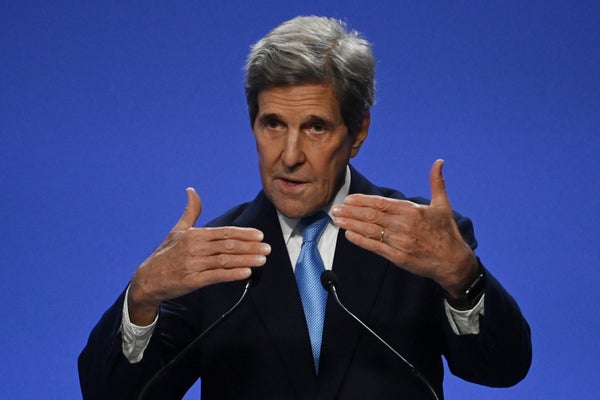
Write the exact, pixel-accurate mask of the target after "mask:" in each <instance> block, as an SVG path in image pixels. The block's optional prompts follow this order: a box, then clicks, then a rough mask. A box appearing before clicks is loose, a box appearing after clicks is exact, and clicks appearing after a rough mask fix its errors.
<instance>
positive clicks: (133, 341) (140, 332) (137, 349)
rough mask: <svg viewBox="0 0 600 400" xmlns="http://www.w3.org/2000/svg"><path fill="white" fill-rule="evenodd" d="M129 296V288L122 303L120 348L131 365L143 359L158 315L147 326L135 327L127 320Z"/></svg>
mask: <svg viewBox="0 0 600 400" xmlns="http://www.w3.org/2000/svg"><path fill="white" fill-rule="evenodd" d="M128 294H129V287H127V291H126V292H125V301H123V318H121V328H120V331H121V335H122V348H123V355H124V356H125V358H126V359H127V361H129V362H130V363H131V364H135V363H138V362H140V361H142V358H143V357H144V351H145V350H146V347H148V343H150V338H151V337H152V333H153V332H154V327H155V326H156V321H158V315H156V318H154V321H152V323H151V324H150V325H148V326H139V325H135V324H134V323H132V322H131V320H130V319H129V308H128V305H127V296H128Z"/></svg>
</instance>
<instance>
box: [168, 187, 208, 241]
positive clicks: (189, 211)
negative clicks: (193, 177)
mask: <svg viewBox="0 0 600 400" xmlns="http://www.w3.org/2000/svg"><path fill="white" fill-rule="evenodd" d="M186 192H187V198H188V201H187V206H186V207H185V210H184V211H183V215H182V216H181V218H180V219H179V221H178V222H177V224H176V225H175V227H174V228H173V230H174V231H184V230H187V229H189V228H191V227H193V226H194V225H195V224H196V221H197V220H198V217H199V216H200V212H201V211H202V202H201V201H200V197H198V193H196V190H195V189H194V188H193V187H189V188H187V189H186Z"/></svg>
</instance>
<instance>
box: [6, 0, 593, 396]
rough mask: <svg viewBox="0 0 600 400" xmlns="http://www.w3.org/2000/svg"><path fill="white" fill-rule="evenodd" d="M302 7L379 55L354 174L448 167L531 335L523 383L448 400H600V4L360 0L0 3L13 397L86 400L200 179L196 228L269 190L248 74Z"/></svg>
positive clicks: (400, 181) (454, 193) (405, 173)
mask: <svg viewBox="0 0 600 400" xmlns="http://www.w3.org/2000/svg"><path fill="white" fill-rule="evenodd" d="M301 3H302V4H301ZM307 14H318V15H328V16H333V17H336V18H341V19H344V20H346V21H347V22H348V24H349V26H350V27H351V28H353V29H356V30H358V31H360V32H362V33H363V34H364V36H366V38H367V39H369V40H370V41H371V42H372V43H373V44H374V51H375V55H376V58H377V94H376V98H377V104H376V105H375V106H374V108H373V110H372V125H371V130H370V136H369V138H368V139H367V141H366V143H365V146H364V147H363V149H362V151H361V153H360V154H359V155H358V157H357V158H356V159H355V161H354V164H355V165H356V166H357V167H358V168H359V169H360V170H361V171H362V172H363V173H365V174H366V175H367V176H368V177H370V178H371V180H372V181H374V182H375V183H377V184H381V185H386V186H392V187H395V188H397V189H399V190H401V191H403V192H404V193H405V194H407V195H411V196H414V195H424V196H429V186H428V173H429V169H430V166H431V164H432V163H433V161H434V160H435V159H436V158H438V157H442V158H444V159H445V160H446V167H445V177H446V181H447V188H448V192H449V196H450V199H451V201H452V204H453V206H454V208H455V209H456V210H458V211H460V212H461V213H463V214H465V215H467V216H469V217H471V218H472V219H473V221H474V223H475V229H476V234H477V238H478V240H479V244H480V247H479V249H478V254H479V255H480V256H481V258H482V260H483V261H484V263H485V264H486V265H487V266H488V267H489V268H490V269H491V270H492V271H493V272H494V274H495V275H496V276H497V277H498V278H499V279H500V280H501V282H502V283H503V284H504V285H505V287H506V288H507V289H508V290H509V291H510V292H511V293H512V294H513V296H514V297H515V298H516V299H517V300H518V301H519V303H520V305H521V307H522V310H523V312H524V314H525V315H526V317H527V318H528V320H529V322H530V324H531V327H532V331H533V346H534V361H533V365H532V368H531V371H530V374H529V376H528V377H527V378H526V379H525V380H524V381H523V382H522V383H521V384H519V385H518V386H516V387H514V388H511V389H490V388H484V387H480V386H477V385H473V384H469V383H466V382H463V381H461V380H458V379H456V378H454V377H451V376H450V375H448V377H447V379H446V384H445V388H446V396H447V398H448V399H503V400H506V399H593V398H594V399H595V398H597V397H596V396H597V393H598V391H599V389H600V386H599V384H598V370H599V367H600V363H599V361H598V359H599V358H600V346H599V345H598V341H599V340H598V339H599V335H598V330H599V327H600V323H599V317H598V314H599V312H598V310H597V308H596V307H597V304H598V302H599V300H600V296H599V295H598V287H599V284H600V273H599V272H598V268H599V266H600V265H599V261H600V252H599V247H600V246H599V243H598V242H599V241H598V236H599V235H598V230H597V229H598V228H597V227H598V223H599V222H600V221H599V213H598V206H599V204H600V199H599V197H600V196H599V189H598V186H599V179H598V170H599V169H600V165H599V162H598V154H599V151H600V139H599V128H600V73H599V71H600V23H599V21H600V3H598V2H597V1H512V2H511V1H502V2H499V1H420V2H408V1H389V2H375V1H362V0H361V1H359V0H357V1H347V2H344V1H330V2H317V1H304V2H295V3H294V4H292V3H289V4H288V3H287V2H281V1H267V0H255V1H247V0H246V1H232V2H226V1H221V2H186V1H138V2H136V1H88V2H78V1H54V2H45V1H39V2H33V1H12V0H8V1H7V0H5V1H3V2H2V3H1V4H0V221H1V222H0V224H1V225H0V226H1V227H2V228H1V230H0V232H1V237H0V265H1V268H2V275H1V276H2V278H1V279H0V296H2V298H1V304H2V306H1V308H0V354H2V359H3V360H2V361H3V362H2V364H1V366H0V393H2V395H0V396H1V397H3V398H7V399H37V398H45V399H76V398H79V397H80V396H81V395H80V392H79V385H78V378H77V370H76V359H77V356H78V354H79V352H80V351H81V349H82V347H83V346H84V344H85V341H86V340H87V335H88V333H89V331H90V330H91V328H92V327H93V326H94V324H95V323H96V321H97V320H98V318H99V317H100V316H101V314H102V312H103V311H104V310H105V309H106V308H107V307H108V306H109V305H110V304H111V303H112V302H113V301H114V300H115V298H116V296H117V295H118V293H119V292H120V291H121V290H122V289H123V288H124V287H125V285H126V283H127V281H128V279H129V278H130V276H131V274H132V273H133V271H134V270H135V268H136V266H137V265H139V263H140V262H141V261H143V259H144V258H145V257H146V256H147V255H148V254H149V253H150V252H151V251H152V250H153V249H154V248H155V247H156V246H157V245H158V244H159V243H160V242H161V241H162V239H163V238H164V236H165V235H166V234H167V232H168V231H169V230H170V228H171V227H172V225H174V224H175V222H176V221H177V219H178V218H179V215H180V214H181V212H182V210H183V208H184V206H185V200H186V196H185V191H184V190H185V188H186V187H187V186H194V187H196V189H197V190H198V192H199V194H200V195H201V197H202V199H203V201H204V211H203V215H202V216H201V218H200V222H199V223H200V224H201V223H205V222H207V221H208V220H209V219H211V218H212V217H214V216H217V215H218V214H220V213H222V212H223V211H225V210H227V209H228V208H229V207H231V206H233V205H235V204H237V203H239V202H241V201H245V200H248V199H251V198H253V197H254V195H255V194H256V192H257V191H258V190H259V188H260V181H259V178H258V172H257V166H256V157H255V149H254V143H253V139H252V136H251V132H250V129H249V128H250V125H249V121H248V117H247V111H246V106H245V101H244V94H243V71H242V67H243V64H244V61H245V57H246V55H247V53H248V50H249V46H250V45H251V44H252V43H254V42H255V41H256V40H258V39H259V38H260V37H261V36H263V35H264V34H266V33H267V32H268V31H269V30H270V29H272V28H273V27H274V26H276V25H277V24H279V23H280V22H282V21H284V20H286V19H289V18H291V17H294V16H296V15H307ZM186 398H190V399H193V398H195V399H197V398H198V393H197V386H196V388H194V389H193V392H192V393H190V394H188V396H187V397H186Z"/></svg>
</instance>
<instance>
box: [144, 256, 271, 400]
mask: <svg viewBox="0 0 600 400" xmlns="http://www.w3.org/2000/svg"><path fill="white" fill-rule="evenodd" d="M261 274H262V271H261V270H260V268H252V275H250V278H248V279H247V280H246V284H245V285H244V291H243V292H242V295H241V296H240V298H239V299H238V301H237V302H236V303H235V304H234V305H233V306H231V308H229V310H227V311H225V313H224V314H222V315H221V316H220V317H219V318H217V320H216V321H215V322H213V323H212V324H211V325H210V326H209V327H208V328H206V329H205V330H204V331H203V332H202V333H201V334H200V335H198V336H197V337H196V338H195V339H194V340H192V341H191V342H190V343H189V344H188V345H187V346H186V347H185V348H184V349H183V350H181V352H180V353H179V354H177V355H176V356H175V357H173V358H172V359H171V361H169V362H168V363H167V364H165V365H164V366H163V367H162V368H161V369H159V370H158V371H156V373H155V374H154V375H153V376H152V378H150V379H149V380H148V382H146V384H145V385H144V387H143V388H142V391H141V392H140V394H139V396H138V397H137V399H138V400H143V399H144V397H145V396H146V394H147V393H149V389H150V388H151V387H152V385H154V384H155V383H156V382H157V381H158V380H159V379H160V378H162V377H163V376H164V375H165V374H166V373H167V372H168V371H169V370H171V369H172V368H173V367H174V366H175V365H177V364H178V363H179V362H180V361H181V360H182V359H183V358H184V357H185V356H186V355H187V354H188V353H190V352H191V351H192V350H193V349H194V348H195V347H196V346H197V345H198V344H199V343H200V342H201V341H202V339H204V337H206V335H208V334H209V333H210V332H212V331H213V330H214V329H215V328H216V327H217V326H219V325H221V323H223V322H224V321H225V320H226V319H227V318H229V316H230V315H231V314H233V312H234V311H235V310H236V309H237V308H238V307H239V306H240V304H242V301H243V300H244V298H245V297H246V295H247V294H248V290H249V289H250V288H251V287H253V286H256V285H257V284H258V282H259V281H260V277H261Z"/></svg>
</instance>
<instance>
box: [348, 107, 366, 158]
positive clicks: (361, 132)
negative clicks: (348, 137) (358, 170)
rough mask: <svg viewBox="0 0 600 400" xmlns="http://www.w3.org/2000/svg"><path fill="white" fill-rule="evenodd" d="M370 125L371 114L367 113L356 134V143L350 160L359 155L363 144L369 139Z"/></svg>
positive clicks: (354, 142) (353, 143)
mask: <svg viewBox="0 0 600 400" xmlns="http://www.w3.org/2000/svg"><path fill="white" fill-rule="evenodd" d="M370 124H371V113H367V114H366V115H365V116H364V118H363V120H362V122H361V123H360V126H359V127H358V130H357V131H356V133H355V134H354V141H353V142H352V148H351V151H350V158H353V157H355V156H356V155H357V154H358V151H359V150H360V147H361V146H362V144H363V142H364V141H365V139H366V138H367V135H368V134H369V125H370Z"/></svg>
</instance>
